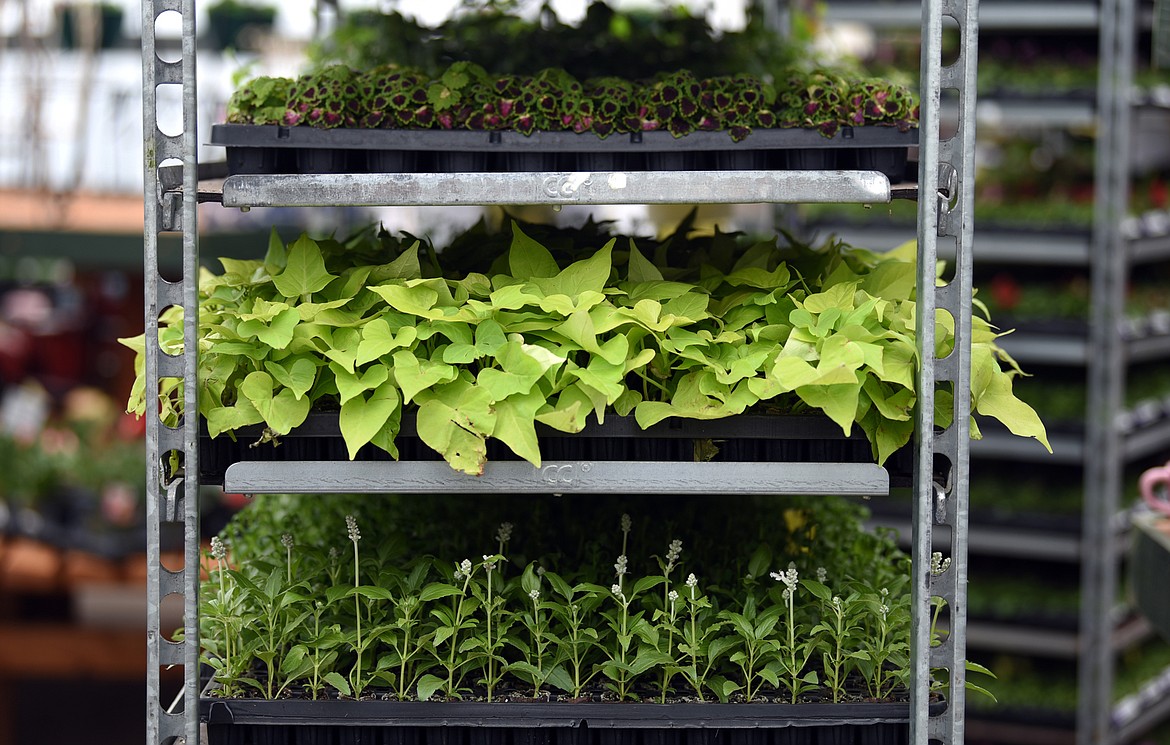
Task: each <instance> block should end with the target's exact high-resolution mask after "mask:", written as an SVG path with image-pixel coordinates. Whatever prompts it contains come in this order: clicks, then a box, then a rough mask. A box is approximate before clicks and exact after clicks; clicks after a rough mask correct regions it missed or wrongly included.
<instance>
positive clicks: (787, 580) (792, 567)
mask: <svg viewBox="0 0 1170 745" xmlns="http://www.w3.org/2000/svg"><path fill="white" fill-rule="evenodd" d="M768 576H769V577H771V578H772V579H774V580H776V581H777V582H783V583H784V587H785V588H786V589H785V592H787V593H789V594H788V595H785V596H784V598H785V599H786V600H787V599H788V597H789V595H791V593H793V592H795V591H796V580H797V579H798V578H799V577H800V575H799V574H798V573H797V571H796V564H795V563H794V562H791V561H790V562H788V571H786V572H772V573H771V574H769V575H768Z"/></svg>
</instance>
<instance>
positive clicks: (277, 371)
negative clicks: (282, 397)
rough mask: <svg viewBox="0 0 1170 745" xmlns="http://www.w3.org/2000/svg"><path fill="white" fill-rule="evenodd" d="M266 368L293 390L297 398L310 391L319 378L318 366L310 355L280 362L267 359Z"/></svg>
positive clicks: (277, 379) (276, 378)
mask: <svg viewBox="0 0 1170 745" xmlns="http://www.w3.org/2000/svg"><path fill="white" fill-rule="evenodd" d="M264 369H265V370H267V371H268V372H269V374H271V375H272V377H273V378H274V379H275V380H276V382H278V383H280V384H281V385H283V386H284V387H285V388H288V389H289V390H291V391H292V392H293V395H294V396H295V397H296V398H297V400H300V399H301V398H302V397H303V396H304V395H305V394H306V393H308V392H309V389H310V388H312V387H313V382H314V381H315V380H316V379H317V366H316V365H315V364H313V361H312V360H310V359H309V358H308V357H296V358H292V357H290V358H289V359H286V360H282V361H280V362H273V361H271V360H266V361H265V362H264Z"/></svg>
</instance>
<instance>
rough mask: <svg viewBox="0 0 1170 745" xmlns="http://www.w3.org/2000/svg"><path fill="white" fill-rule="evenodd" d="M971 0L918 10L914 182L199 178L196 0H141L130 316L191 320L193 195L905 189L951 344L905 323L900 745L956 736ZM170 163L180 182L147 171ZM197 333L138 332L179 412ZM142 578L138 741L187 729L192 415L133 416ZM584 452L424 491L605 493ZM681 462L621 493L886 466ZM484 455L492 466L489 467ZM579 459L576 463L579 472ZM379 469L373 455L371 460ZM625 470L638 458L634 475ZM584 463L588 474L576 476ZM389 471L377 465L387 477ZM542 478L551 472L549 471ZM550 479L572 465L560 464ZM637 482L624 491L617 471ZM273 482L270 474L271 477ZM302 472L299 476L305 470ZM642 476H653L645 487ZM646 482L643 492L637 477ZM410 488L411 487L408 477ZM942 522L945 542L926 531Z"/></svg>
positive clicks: (308, 471) (766, 193)
mask: <svg viewBox="0 0 1170 745" xmlns="http://www.w3.org/2000/svg"><path fill="white" fill-rule="evenodd" d="M166 11H175V12H179V13H180V14H181V15H182V17H183V42H182V56H181V59H180V60H179V61H178V62H174V63H168V62H163V61H161V60H159V59H158V58H157V57H156V54H155V38H154V29H155V20H156V18H157V17H158V16H159V15H160V14H161V13H163V12H166ZM977 11H978V3H977V0H945V1H942V2H934V1H929V2H926V3H924V4H923V6H922V7H921V8H920V11H919V12H920V18H921V20H920V23H921V27H922V29H923V35H922V36H923V47H922V55H921V60H922V63H921V71H920V72H921V80H922V107H921V129H922V133H921V144H920V151H921V155H920V159H919V162H920V167H919V174H918V183H917V187H916V188H911V189H904V190H903V189H899V188H898V187H897V186H891V185H890V184H889V182H888V180H887V179H886V178H885V177H884V176H882V175H880V174H877V173H872V172H864V171H844V172H802V171H787V172H777V173H771V172H738V173H716V174H712V173H706V172H694V171H679V172H662V173H621V172H605V173H596V172H594V173H578V172H570V173H566V172H546V173H530V174H490V173H463V174H444V175H440V176H430V175H423V174H389V175H346V176H341V177H320V176H317V177H314V176H287V177H243V176H234V177H229V178H227V179H226V180H223V181H220V182H218V183H205V184H202V185H201V184H200V183H199V182H198V178H197V172H198V163H197V156H196V145H197V143H198V133H197V132H196V129H195V121H196V118H195V107H196V100H197V98H196V85H195V20H194V19H195V0H144V2H143V5H142V36H143V44H142V50H143V122H144V127H145V129H144V131H145V132H146V135H145V151H144V152H145V159H144V170H145V207H146V230H145V241H144V259H145V265H146V287H147V289H146V298H145V320H146V338H147V339H148V340H149V339H154V338H157V330H158V317H159V313H160V312H161V311H162V310H163V309H165V308H167V307H170V306H181V307H182V308H183V309H184V313H185V316H186V318H188V319H195V318H197V316H198V302H197V300H198V297H197V278H198V265H199V245H198V229H197V228H198V226H197V212H196V206H197V204H198V203H199V202H201V201H218V202H222V203H223V204H224V205H225V206H232V207H243V208H251V207H261V206H277V205H292V204H296V205H310V206H311V205H322V206H325V205H354V204H367V205H369V204H398V205H419V206H421V205H443V204H454V203H459V204H492V203H500V202H509V203H529V204H565V203H572V204H603V203H614V202H616V203H693V202H695V201H697V200H698V201H713V202H726V201H738V202H762V203H768V202H771V203H780V202H795V201H802V200H807V201H826V200H838V201H840V200H853V201H856V202H858V203H873V202H883V201H888V200H889V199H891V198H893V197H895V196H907V197H909V196H914V195H917V194H920V195H922V198H921V199H919V201H918V225H919V276H918V283H917V288H918V290H917V291H918V295H917V297H918V308H919V313H921V314H923V315H924V316H927V317H930V316H933V315H934V313H935V311H936V309H939V310H945V311H947V312H949V313H950V314H951V316H952V317H953V318H954V319H955V321H956V324H955V325H956V331H955V334H956V341H955V347H954V350H953V351H952V352H951V353H950V354H949V355H948V356H947V357H945V358H942V359H935V357H934V350H935V343H934V326H933V325H932V324H927V325H926V327H925V328H923V329H922V330H921V331H920V332H919V336H918V345H919V357H920V359H921V360H922V362H921V365H920V369H919V371H918V395H919V398H918V400H919V407H918V414H917V417H918V420H917V425H918V426H917V438H916V456H917V459H916V466H915V486H914V492H915V494H916V499H915V519H914V530H913V551H912V558H913V562H914V566H915V567H916V568H917V569H918V570H916V571H914V572H913V575H912V583H911V584H912V602H913V622H912V639H911V644H912V655H913V675H914V677H913V681H912V685H911V693H910V697H911V706H910V710H911V724H910V731H911V739H912V741H913V742H914V743H915V745H927V743H928V742H931V741H936V742H939V743H943V744H944V745H959V743H962V742H963V734H964V709H965V707H964V685H963V684H964V680H965V666H964V660H965V656H966V648H965V608H966V597H965V596H966V583H967V573H966V553H967V542H966V541H967V535H966V529H967V516H966V509H967V483H968V474H967V470H968V445H967V443H968V439H969V432H968V429H967V422H968V419H969V413H970V412H969V397H967V396H955V397H954V409H953V412H952V414H953V416H952V421H953V422H955V424H954V425H953V426H951V427H950V428H948V429H946V430H944V431H941V432H938V431H936V430H935V428H934V426H933V424H934V421H933V420H934V410H935V407H934V394H935V391H936V390H937V389H938V388H939V387H942V386H953V387H954V389H955V390H967V389H968V388H969V387H970V359H969V354H970V335H971V318H970V307H971V257H970V253H971V252H970V246H971V238H972V224H971V219H970V216H971V213H972V204H973V194H972V190H971V187H972V175H973V169H974V144H975V143H974V132H973V120H972V117H973V115H974V110H975V106H974V96H975V64H976V58H975V53H976V45H975V39H976V33H977V31H976V29H977V22H976V19H977ZM944 17H949V18H950V19H951V20H952V21H953V22H954V23H955V24H957V26H958V28H959V32H960V37H961V50H960V54H959V57H958V60H957V61H956V62H955V63H953V64H952V65H950V66H947V67H943V66H942V29H943V20H944ZM159 85H179V86H182V99H183V112H184V116H183V120H184V129H183V132H182V134H180V135H176V136H168V135H165V134H163V133H162V132H160V131H159V130H158V128H157V124H156V97H157V88H156V86H159ZM944 88H947V89H956V90H958V91H960V97H961V111H962V112H963V116H962V117H961V121H960V127H959V128H958V131H957V133H956V134H954V135H953V136H951V137H950V138H949V139H947V140H944V141H940V139H939V132H940V99H941V90H942V89H944ZM176 162H177V163H179V164H180V167H179V169H178V170H179V171H180V172H181V176H182V178H181V179H178V178H173V176H174V174H173V172H165V173H166V176H167V178H166V179H164V178H163V177H162V175H163V173H164V172H162V171H160V169H161V168H162V167H165V166H167V165H170V164H172V163H176ZM164 231H177V232H181V233H182V235H183V272H182V276H181V278H180V279H178V280H177V281H173V282H171V281H167V280H166V279H164V278H163V276H162V274H161V273H160V271H159V265H158V236H159V234H160V233H162V232H164ZM940 237H946V238H948V239H950V242H951V243H952V244H953V245H954V246H955V247H956V248H955V254H956V257H955V258H956V263H957V266H958V270H957V272H956V274H955V277H954V279H952V280H951V281H950V282H949V283H948V284H947V285H945V286H942V287H936V281H935V273H934V266H935V259H936V254H937V247H938V242H939V238H940ZM197 334H198V324H197V323H194V322H189V323H188V324H187V325H186V331H185V344H186V347H185V348H186V350H187V352H186V353H184V354H182V355H180V356H175V357H170V356H167V355H164V354H162V352H161V350H160V348H159V347H158V345H157V344H147V348H146V380H147V386H148V388H149V387H150V386H157V385H158V384H159V381H161V380H162V379H164V378H173V379H182V380H184V381H185V400H184V406H185V411H187V412H195V411H197V402H196V395H197V392H198V379H197V365H196V363H197V359H196V350H197V348H198V347H197ZM147 454H148V462H149V468H148V474H147V478H148V485H147V486H148V524H149V528H148V529H149V545H148V562H149V563H148V585H149V615H148V632H147V633H148V643H149V650H150V651H149V669H148V671H147V709H148V716H147V739H148V745H176V744H177V743H188V744H191V745H193V744H194V743H196V742H198V741H199V717H198V706H197V701H198V698H199V670H198V655H199V624H198V620H199V619H198V593H199V544H198V536H199V530H198V528H199V514H198V504H197V497H198V486H199V484H198V478H197V476H196V474H198V473H199V467H198V465H199V464H198V460H199V452H198V417H197V416H194V415H189V416H186V417H184V419H183V422H182V424H181V425H180V427H179V428H175V429H172V428H168V427H166V426H164V425H163V424H162V422H161V420H160V419H159V417H157V416H151V417H148V422H147ZM370 465H371V464H361V463H339V464H332V465H330V466H329V468H328V470H322V469H318V468H314V467H312V466H311V465H310V464H307V463H299V464H290V465H289V466H287V467H285V468H284V469H282V470H281V472H280V473H274V472H273V471H272V469H268V470H264V468H260V469H258V470H251V471H250V470H249V469H247V468H244V469H239V470H237V471H235V472H234V473H233V474H232V476H231V478H232V479H233V480H232V488H236V489H241V490H246V491H252V492H262V491H265V490H275V491H285V490H288V489H289V488H290V487H294V486H295V487H300V488H301V489H302V490H303V489H304V488H306V487H307V488H311V489H312V490H315V491H319V492H331V491H353V490H354V489H355V488H368V487H369V486H370V485H371V482H370V481H369V478H370V474H369V473H367V471H368V470H369V466H370ZM390 465H392V469H390V471H387V472H384V473H383V472H381V471H379V473H376V474H374V478H377V479H381V478H394V479H396V480H400V481H396V490H400V489H398V487H399V486H407V487H410V488H414V487H417V490H419V491H426V490H432V489H433V488H435V487H434V482H433V481H431V479H432V478H434V477H436V473H435V469H434V464H433V463H409V462H401V463H395V464H390ZM592 465H593V464H578V463H546V464H545V465H544V466H543V467H542V468H541V469H539V470H538V469H532V468H531V467H527V466H524V465H520V466H518V467H517V466H516V465H515V464H493V467H492V470H493V471H499V473H491V472H489V473H486V474H485V475H484V476H483V477H480V478H478V479H462V478H455V477H451V476H450V475H449V474H446V473H444V474H443V476H442V478H441V479H439V481H441V482H442V483H441V485H440V486H441V490H443V491H450V490H452V489H458V490H459V491H461V492H465V493H484V492H488V493H490V492H493V491H499V490H504V489H506V490H509V491H515V490H517V489H518V488H522V489H523V490H525V491H532V492H539V493H545V494H561V493H570V492H576V493H596V492H597V491H605V490H612V489H613V488H615V486H614V479H615V478H617V476H616V475H615V474H614V473H612V472H611V471H612V470H613V469H607V468H606V467H605V466H602V465H598V466H597V467H596V468H591V466H592ZM691 465H695V466H696V468H693V469H692V468H690V467H689V466H688V468H687V469H677V468H673V467H672V469H671V470H672V472H671V473H664V472H663V470H664V469H661V468H660V469H655V468H653V467H649V468H643V464H636V465H632V466H629V467H626V468H625V471H626V473H625V474H624V476H625V480H626V486H625V488H624V490H625V491H631V490H633V491H639V490H640V491H644V492H647V493H649V492H655V491H657V492H659V493H661V492H662V491H670V492H672V493H673V492H677V491H679V490H684V489H689V490H699V491H703V492H706V493H711V494H718V493H726V492H728V484H729V483H732V482H733V481H735V480H737V479H738V478H739V477H740V475H741V474H742V472H743V469H744V468H747V467H750V468H755V469H757V470H759V471H760V473H761V476H762V478H764V479H766V481H765V483H764V484H763V485H762V486H760V487H756V488H763V489H766V490H768V491H770V492H775V491H796V490H799V491H805V492H808V493H834V492H837V493H842V492H843V493H852V494H873V493H877V494H881V493H885V492H886V491H888V484H887V482H886V481H885V477H886V474H884V473H880V474H879V473H877V471H881V469H878V468H877V467H876V466H875V467H873V468H863V469H861V470H860V472H858V473H853V471H854V470H857V469H853V468H852V467H848V468H841V467H840V465H841V464H821V465H819V466H818V467H817V468H814V469H810V468H808V467H807V464H801V465H799V467H798V465H797V464H777V463H761V464H753V465H752V466H743V465H738V464H718V463H712V464H691ZM496 466H499V468H496ZM587 466H590V468H588V469H587ZM378 469H381V466H375V470H378ZM635 469H642V470H641V471H636V470H635ZM587 470H588V471H589V477H588V478H576V474H578V473H584V472H586V471H587ZM391 471H392V472H391ZM550 474H551V475H552V476H551V477H550ZM566 474H569V475H571V476H572V477H570V476H567V475H566ZM631 475H634V476H636V477H637V485H636V486H630V477H631ZM277 477H279V478H277ZM311 479H312V481H311ZM655 482H656V483H655ZM650 483H655V485H654V486H648V485H647V484H650ZM412 484H413V486H411V485H412ZM168 524H171V525H178V526H182V529H183V535H184V548H185V552H184V555H185V564H184V566H183V567H182V568H180V569H177V570H171V569H168V568H167V567H165V566H163V565H162V563H161V559H160V553H159V538H160V533H161V532H162V530H163V527H164V526H165V525H168ZM935 526H939V527H941V528H945V530H940V531H939V532H938V535H937V537H938V538H940V539H943V542H944V543H945V551H946V553H948V554H949V556H950V557H951V559H952V561H951V565H950V568H949V570H947V571H944V572H943V573H942V574H940V575H933V574H932V573H931V572H930V571H927V570H926V567H929V566H930V557H931V552H932V550H933V549H934V548H935V545H934V543H935V541H934V538H935V537H936V533H935V530H934V529H935ZM944 532H945V536H944V535H943V533H944ZM168 595H179V596H182V598H183V605H184V638H183V641H181V642H174V641H170V640H167V639H164V638H163V629H161V628H160V625H159V623H160V618H159V608H160V605H161V601H162V599H163V598H164V597H166V596H168ZM935 598H939V599H941V600H943V601H944V602H945V603H946V605H947V606H948V607H949V608H950V609H951V612H950V634H949V635H948V636H947V637H946V638H945V639H944V640H943V642H942V643H941V644H939V645H937V646H933V647H932V645H931V639H930V629H931V618H932V613H931V610H932V607H933V600H934V599H935ZM172 665H173V666H181V667H182V668H183V674H184V685H183V693H182V699H181V701H180V702H179V705H178V706H177V707H175V710H174V711H171V710H168V709H167V708H166V707H167V703H168V702H165V701H162V700H160V685H159V682H160V681H159V672H160V669H161V668H162V667H164V666H172ZM932 670H942V671H943V675H945V676H946V677H947V679H948V680H949V681H950V689H949V694H948V697H949V701H948V706H947V707H945V710H944V711H943V712H941V713H937V714H935V715H934V716H931V714H930V712H929V709H928V706H927V704H928V701H929V699H930V696H931V672H932Z"/></svg>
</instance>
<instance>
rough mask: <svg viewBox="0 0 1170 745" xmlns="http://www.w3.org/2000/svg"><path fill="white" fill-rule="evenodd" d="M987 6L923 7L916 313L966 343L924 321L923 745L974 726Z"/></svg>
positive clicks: (918, 505)
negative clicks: (953, 39)
mask: <svg viewBox="0 0 1170 745" xmlns="http://www.w3.org/2000/svg"><path fill="white" fill-rule="evenodd" d="M978 10H979V8H978V0H928V1H927V2H925V3H923V7H922V39H923V42H922V52H921V76H920V81H921V86H920V89H921V96H922V108H921V115H920V123H919V126H920V130H921V131H920V137H919V142H920V153H919V173H918V184H919V200H918V230H919V234H918V280H917V315H918V318H919V319H924V318H926V319H930V318H935V317H936V314H942V313H946V314H949V316H950V318H951V320H953V322H954V329H955V344H954V349H953V351H951V353H950V354H949V355H948V356H947V357H946V358H943V359H936V358H935V332H934V327H935V324H933V323H921V322H920V323H919V324H918V355H919V360H920V366H919V371H918V381H917V383H918V403H917V412H916V417H917V419H916V422H915V431H916V441H915V447H916V450H917V459H916V464H915V468H916V470H915V474H914V491H915V501H914V521H913V522H914V526H913V536H912V544H913V546H912V562H913V564H912V566H913V569H912V570H911V571H912V575H911V579H912V581H911V602H912V603H913V616H912V619H913V620H912V625H911V650H912V658H913V666H914V678H913V684H912V686H911V690H910V699H911V720H910V740H911V742H912V743H913V744H914V745H927V743H928V742H938V743H942V744H943V745H961V743H962V742H963V737H964V729H965V728H964V724H965V688H964V686H965V682H966V653H967V650H966V624H967V598H966V587H967V495H968V481H969V467H968V446H969V441H970V430H969V418H970V414H971V400H970V395H969V394H968V391H970V389H971V263H972V262H971V245H972V241H973V233H974V225H973V221H972V216H973V213H974V194H973V189H972V186H973V181H974V169H975V90H976V86H975V66H976V62H977V60H976V50H977V44H976V42H977V39H978ZM944 18H947V19H949V20H950V21H952V22H953V25H957V27H958V30H959V52H958V57H957V59H955V61H954V62H952V63H950V64H948V65H946V66H944V65H943V59H942V31H943V20H944ZM944 90H945V91H948V93H950V94H957V98H958V119H957V121H954V122H946V123H944V122H943V121H942V115H941V111H942V95H943V91H944ZM944 135H945V138H944ZM940 240H941V241H943V242H945V248H946V251H945V253H946V254H948V255H953V257H954V259H953V273H952V276H951V278H950V279H949V280H948V282H947V283H946V284H945V286H942V287H939V286H937V282H936V276H935V265H936V260H937V258H938V256H939V243H940ZM951 244H953V251H952V250H951ZM941 396H948V397H950V399H951V404H950V408H951V411H950V414H951V417H950V418H951V424H950V426H949V427H948V428H946V429H945V430H943V431H942V432H938V433H936V432H935V421H934V412H935V400H936V397H941ZM943 400H944V401H945V400H946V399H943ZM940 403H941V402H940ZM936 529H940V530H943V531H945V535H944V536H942V537H943V538H944V540H945V542H946V543H945V545H946V546H947V551H946V552H945V553H944V555H943V556H942V557H940V558H936V557H934V555H933V552H934V546H935V540H934V537H935V536H934V532H935V530H936ZM936 604H945V608H946V613H947V617H948V619H949V624H948V631H947V635H946V636H945V637H944V639H943V640H942V643H941V644H940V645H939V646H938V647H935V648H932V646H931V644H932V631H933V629H932V619H933V617H934V613H933V610H934V608H935V606H936ZM936 675H937V676H938V677H939V678H941V679H942V680H945V681H947V683H948V686H947V694H946V695H947V699H948V700H947V707H946V710H945V711H944V712H943V713H941V714H939V715H937V716H934V717H930V716H929V715H928V702H929V699H930V695H931V687H932V686H931V682H932V679H933V678H934V677H935V676H936Z"/></svg>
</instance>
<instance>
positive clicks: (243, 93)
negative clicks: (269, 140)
mask: <svg viewBox="0 0 1170 745" xmlns="http://www.w3.org/2000/svg"><path fill="white" fill-rule="evenodd" d="M291 88H292V81H291V80H289V79H288V78H273V77H267V76H263V77H259V78H253V79H252V80H249V81H248V82H247V83H245V84H244V85H242V86H240V88H239V89H238V90H237V91H236V92H235V93H233V94H232V96H231V98H230V99H228V103H227V120H228V122H229V123H231V124H281V123H283V121H284V115H285V110H286V109H287V107H288V98H289V95H288V94H289V90H290V89H291Z"/></svg>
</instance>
